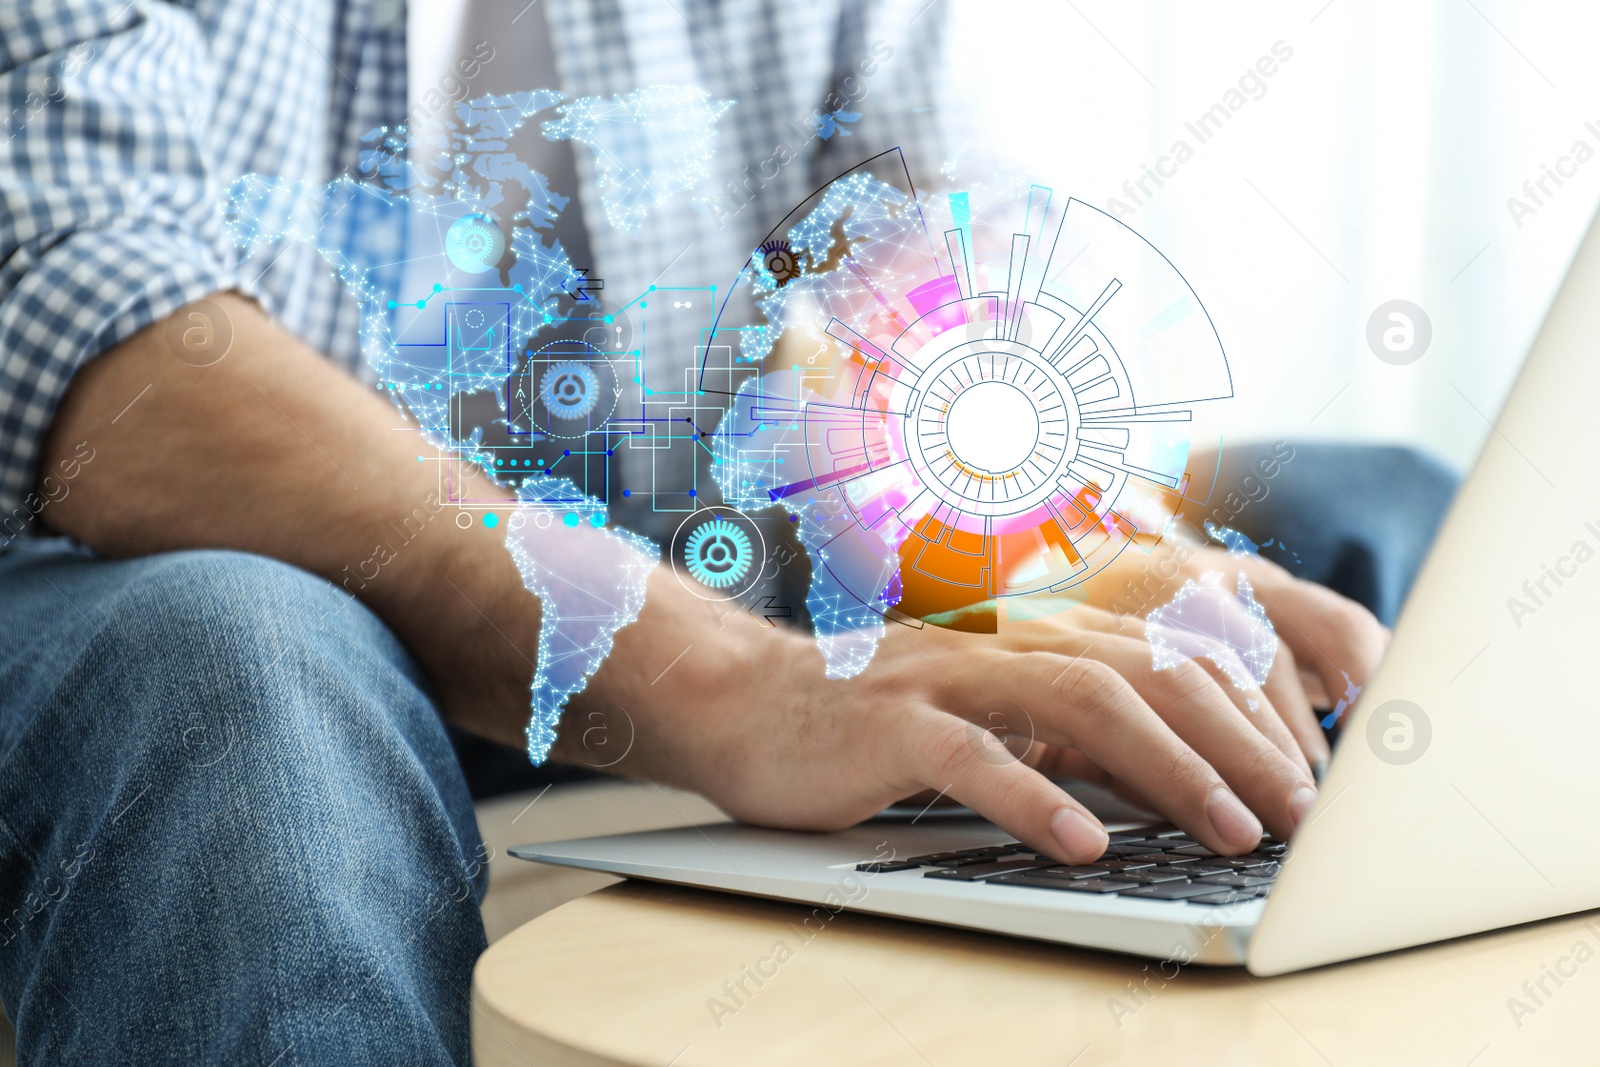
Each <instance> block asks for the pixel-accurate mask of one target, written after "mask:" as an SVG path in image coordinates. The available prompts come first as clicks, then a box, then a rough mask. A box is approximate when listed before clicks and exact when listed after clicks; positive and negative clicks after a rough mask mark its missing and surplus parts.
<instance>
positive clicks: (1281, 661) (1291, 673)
mask: <svg viewBox="0 0 1600 1067" xmlns="http://www.w3.org/2000/svg"><path fill="white" fill-rule="evenodd" d="M1261 689H1262V692H1264V693H1266V695H1267V699H1268V700H1270V701H1271V702H1272V706H1273V707H1274V708H1275V709H1277V712H1278V715H1279V716H1280V717H1282V719H1283V722H1284V725H1285V726H1287V727H1288V728H1289V732H1290V733H1291V734H1293V735H1294V739H1295V743H1296V744H1297V745H1298V746H1299V747H1300V751H1301V752H1302V753H1303V754H1304V755H1305V758H1306V761H1307V762H1308V763H1309V764H1310V765H1311V772H1312V776H1313V777H1315V778H1317V779H1319V780H1320V779H1321V777H1322V772H1323V771H1324V770H1326V769H1327V766H1328V760H1329V758H1330V757H1331V756H1332V755H1333V751H1332V750H1331V749H1330V748H1328V739H1327V738H1326V737H1324V736H1323V734H1322V727H1321V725H1320V724H1319V723H1318V721H1317V713H1316V712H1315V711H1313V710H1312V708H1311V699H1310V698H1309V697H1308V696H1306V691H1305V688H1304V687H1303V686H1302V685H1301V684H1300V670H1299V667H1298V666H1297V665H1296V663H1295V658H1294V652H1293V651H1291V650H1290V648H1289V646H1288V645H1287V644H1285V643H1284V642H1282V641H1279V642H1278V654H1277V655H1276V656H1274V657H1273V660H1272V670H1271V671H1269V672H1268V673H1267V681H1266V684H1265V685H1263V686H1262V687H1261Z"/></svg>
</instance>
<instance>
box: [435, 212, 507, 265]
mask: <svg viewBox="0 0 1600 1067" xmlns="http://www.w3.org/2000/svg"><path fill="white" fill-rule="evenodd" d="M444 251H445V255H447V256H448V257H449V258H450V262H451V263H453V264H455V266H456V269H458V270H461V271H465V272H466V273H468V274H482V273H483V272H484V271H487V270H492V269H494V267H495V266H497V265H498V264H499V262H500V259H501V257H502V256H504V255H505V254H506V236H505V234H503V233H501V232H500V227H498V226H496V225H495V224H494V221H493V220H492V219H490V218H489V217H488V216H487V215H478V214H473V215H463V216H462V217H461V218H459V219H456V221H454V222H452V223H451V224H450V229H448V230H446V231H445V235H444Z"/></svg>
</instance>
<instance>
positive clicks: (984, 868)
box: [923, 860, 1041, 882]
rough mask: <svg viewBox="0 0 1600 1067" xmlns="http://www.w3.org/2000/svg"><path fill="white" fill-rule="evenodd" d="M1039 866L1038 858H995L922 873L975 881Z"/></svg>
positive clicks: (962, 880)
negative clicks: (989, 860)
mask: <svg viewBox="0 0 1600 1067" xmlns="http://www.w3.org/2000/svg"><path fill="white" fill-rule="evenodd" d="M1039 866H1041V864H1040V863H1039V861H1038V860H995V861H994V862H992V863H973V864H969V865H967V866H965V867H940V868H939V869H938V870H934V871H929V872H928V873H927V874H925V875H923V877H925V878H948V879H950V880H952V881H957V882H977V881H980V880H982V879H984V878H990V877H993V876H994V875H997V874H1008V873H1010V872H1011V871H1031V870H1034V869H1036V868H1037V867H1039Z"/></svg>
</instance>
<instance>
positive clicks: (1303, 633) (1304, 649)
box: [1251, 568, 1388, 700]
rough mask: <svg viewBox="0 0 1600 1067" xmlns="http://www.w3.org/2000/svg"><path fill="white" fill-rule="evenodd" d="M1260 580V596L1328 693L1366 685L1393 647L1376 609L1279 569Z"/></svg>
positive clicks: (1286, 639) (1280, 633) (1335, 694)
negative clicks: (1381, 660)
mask: <svg viewBox="0 0 1600 1067" xmlns="http://www.w3.org/2000/svg"><path fill="white" fill-rule="evenodd" d="M1255 577H1256V576H1255V575H1254V574H1252V576H1251V580H1252V582H1254V581H1255ZM1261 580H1262V584H1261V585H1259V586H1257V587H1256V598H1257V599H1258V600H1260V601H1261V604H1262V606H1263V607H1265V608H1266V609H1267V615H1268V617H1269V618H1271V619H1272V622H1273V625H1274V626H1275V627H1276V628H1277V631H1278V636H1279V637H1281V638H1282V639H1283V641H1284V642H1285V643H1286V644H1288V646H1289V647H1290V649H1291V650H1292V651H1293V652H1294V654H1295V658H1296V659H1297V660H1298V661H1299V662H1301V663H1306V664H1309V665H1310V666H1311V667H1312V668H1313V669H1314V670H1315V671H1316V672H1317V675H1318V677H1320V678H1321V679H1322V684H1323V686H1324V688H1326V689H1327V691H1328V696H1330V697H1332V698H1333V699H1335V700H1337V699H1339V698H1340V697H1342V696H1344V694H1345V692H1346V690H1347V689H1348V688H1349V686H1350V685H1352V684H1353V685H1356V686H1362V685H1365V684H1366V682H1367V679H1368V678H1369V677H1370V676H1371V675H1372V671H1373V669H1374V668H1376V667H1377V665H1378V661H1379V660H1380V659H1382V658H1383V651H1384V649H1385V648H1386V647H1387V646H1388V636H1387V632H1386V631H1385V630H1384V628H1383V626H1382V625H1381V624H1380V623H1379V622H1378V620H1377V618H1375V617H1374V616H1373V614H1372V612H1370V611H1368V610H1367V609H1366V608H1364V607H1362V606H1361V605H1360V604H1357V603H1356V602H1355V601H1353V600H1348V599H1346V598H1345V597H1342V596H1340V595H1339V594H1338V593H1335V592H1334V591H1333V590H1331V589H1325V588H1323V587H1322V586H1320V585H1317V584H1316V583H1314V582H1307V581H1302V580H1300V579H1298V578H1293V577H1290V576H1289V575H1288V574H1286V573H1284V572H1283V571H1281V570H1278V569H1276V568H1273V570H1272V571H1267V572H1265V573H1264V574H1263V575H1262V579H1261Z"/></svg>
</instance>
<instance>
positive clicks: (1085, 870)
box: [1033, 863, 1106, 878]
mask: <svg viewBox="0 0 1600 1067" xmlns="http://www.w3.org/2000/svg"><path fill="white" fill-rule="evenodd" d="M1033 873H1034V874H1036V875H1038V876H1039V877H1040V878H1104V877H1105V876H1106V872H1105V871H1104V870H1103V869H1101V868H1099V867H1066V866H1063V865H1062V864H1059V863H1058V864H1056V865H1055V866H1053V867H1040V868H1038V869H1037V870H1035V871H1034V872H1033Z"/></svg>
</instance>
